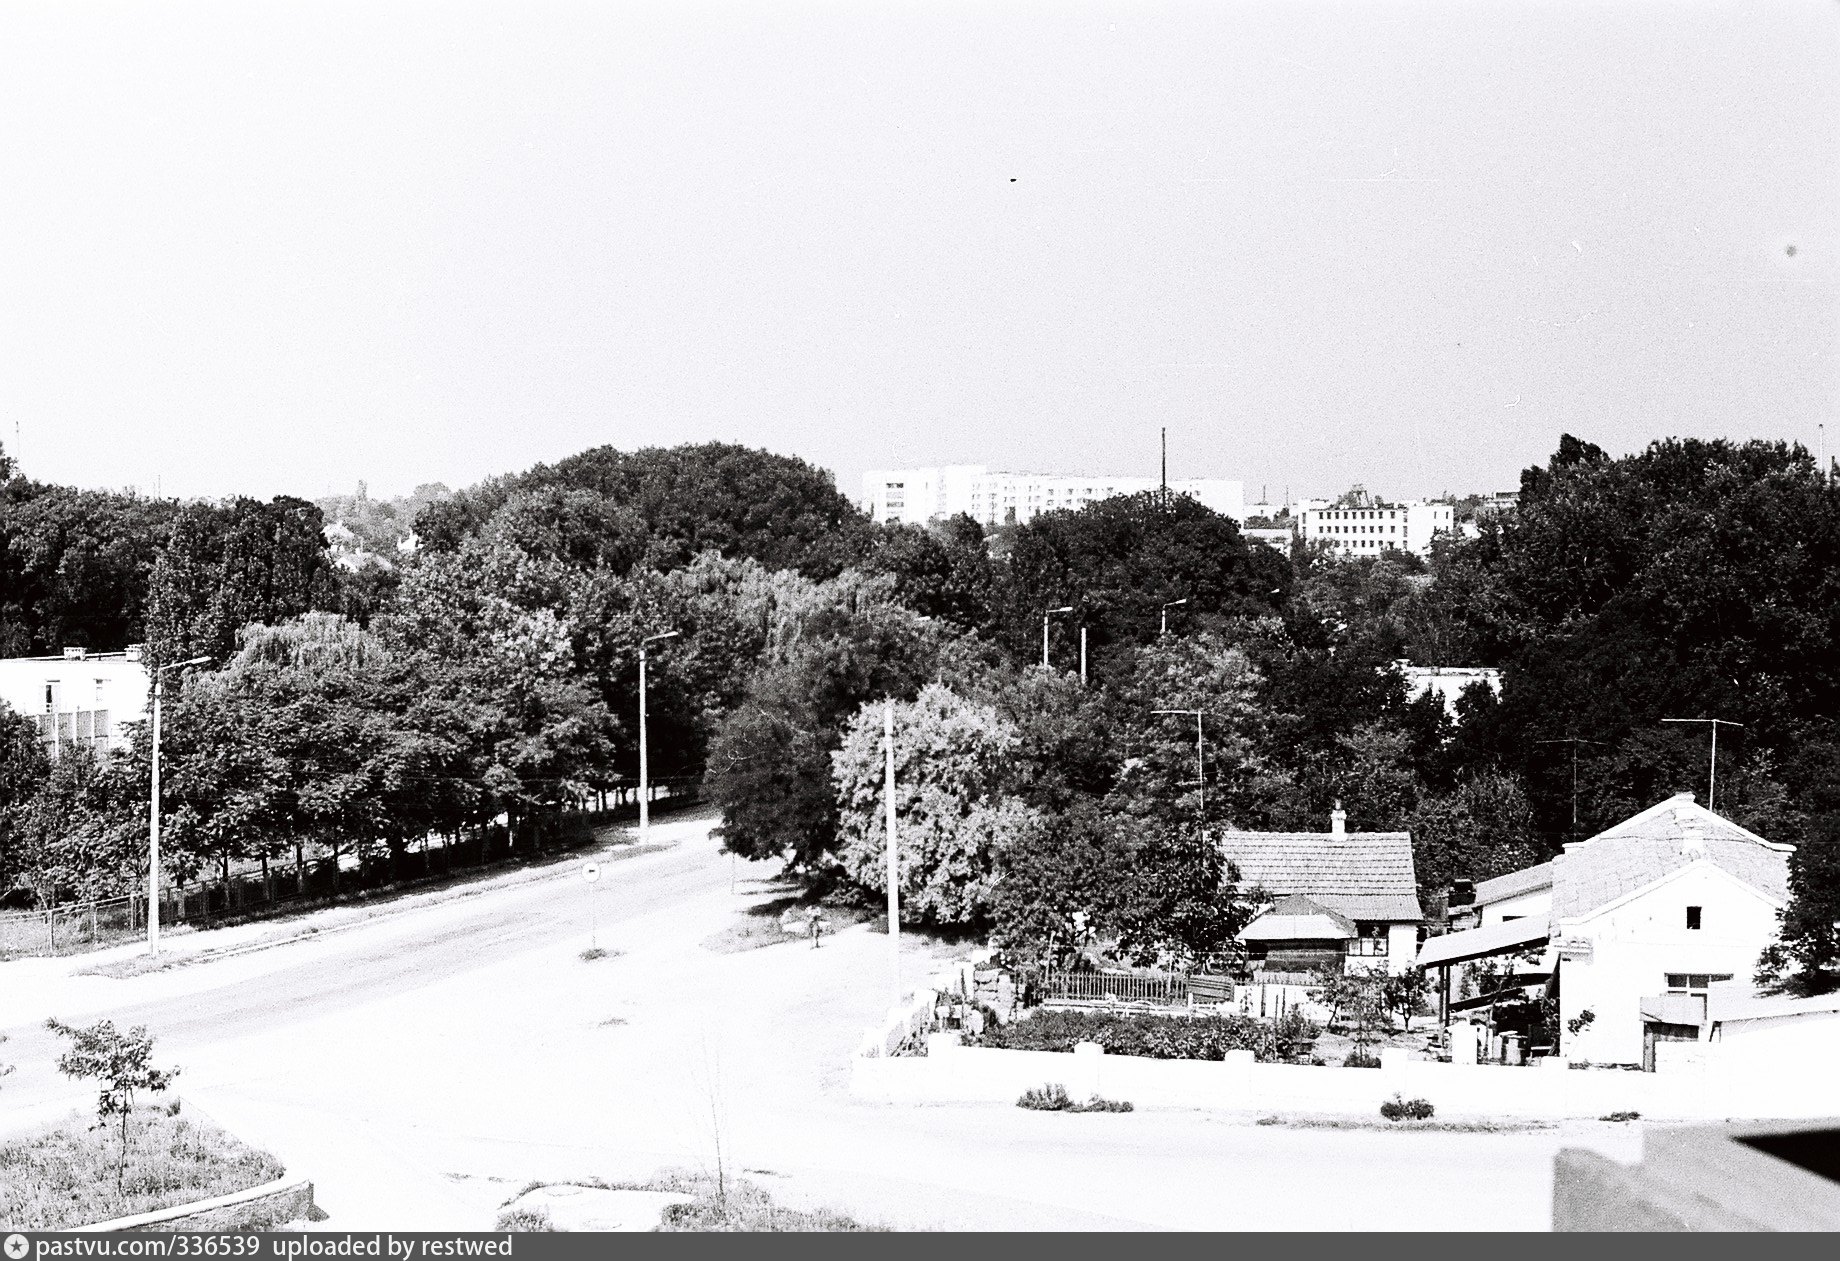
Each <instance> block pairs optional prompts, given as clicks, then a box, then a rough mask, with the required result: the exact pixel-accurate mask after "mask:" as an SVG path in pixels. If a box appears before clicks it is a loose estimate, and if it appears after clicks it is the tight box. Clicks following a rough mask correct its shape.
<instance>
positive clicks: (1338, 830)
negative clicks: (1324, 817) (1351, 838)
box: [1329, 800, 1348, 836]
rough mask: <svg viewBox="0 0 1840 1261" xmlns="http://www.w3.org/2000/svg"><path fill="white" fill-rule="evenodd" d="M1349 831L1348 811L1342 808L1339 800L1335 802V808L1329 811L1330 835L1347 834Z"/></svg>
mask: <svg viewBox="0 0 1840 1261" xmlns="http://www.w3.org/2000/svg"><path fill="white" fill-rule="evenodd" d="M1347 831H1348V812H1347V811H1346V810H1344V809H1342V803H1341V801H1340V800H1337V801H1336V803H1335V809H1333V810H1331V811H1330V812H1329V835H1330V836H1342V835H1345V834H1346V833H1347Z"/></svg>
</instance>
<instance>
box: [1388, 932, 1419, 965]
mask: <svg viewBox="0 0 1840 1261" xmlns="http://www.w3.org/2000/svg"><path fill="white" fill-rule="evenodd" d="M1417 957H1418V925H1417V924H1388V925H1387V926H1386V970H1387V971H1388V972H1389V973H1391V974H1392V975H1393V976H1399V975H1401V974H1402V973H1404V972H1406V971H1408V970H1410V968H1411V967H1412V961H1413V960H1414V959H1416V958H1417Z"/></svg>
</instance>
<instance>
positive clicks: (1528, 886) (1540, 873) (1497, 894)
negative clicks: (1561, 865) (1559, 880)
mask: <svg viewBox="0 0 1840 1261" xmlns="http://www.w3.org/2000/svg"><path fill="white" fill-rule="evenodd" d="M1552 882H1553V870H1552V864H1551V863H1550V862H1544V863H1541V864H1540V865H1539V866H1538V867H1526V868H1523V869H1522V870H1520V871H1510V872H1509V873H1508V874H1507V875H1505V876H1496V877H1495V878H1494V879H1492V880H1478V881H1477V882H1476V900H1475V902H1473V903H1472V904H1471V905H1472V906H1475V907H1476V908H1478V909H1480V908H1482V907H1485V906H1493V905H1494V904H1495V903H1497V902H1506V901H1507V900H1508V899H1509V898H1518V897H1521V896H1522V895H1523V894H1528V893H1538V892H1539V891H1540V890H1541V889H1550V888H1552Z"/></svg>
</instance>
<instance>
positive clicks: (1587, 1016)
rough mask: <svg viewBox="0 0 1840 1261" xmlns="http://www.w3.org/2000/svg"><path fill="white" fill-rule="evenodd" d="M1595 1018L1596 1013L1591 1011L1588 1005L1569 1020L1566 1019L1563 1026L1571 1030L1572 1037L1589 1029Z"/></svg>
mask: <svg viewBox="0 0 1840 1261" xmlns="http://www.w3.org/2000/svg"><path fill="white" fill-rule="evenodd" d="M1596 1020H1597V1013H1596V1012H1594V1011H1592V1010H1591V1009H1590V1008H1589V1007H1587V1008H1585V1009H1584V1010H1583V1011H1581V1012H1579V1013H1578V1014H1577V1015H1576V1016H1573V1017H1572V1018H1571V1019H1570V1020H1568V1021H1566V1022H1565V1027H1566V1029H1568V1030H1569V1031H1570V1032H1571V1035H1572V1036H1573V1037H1577V1036H1578V1035H1579V1034H1581V1033H1583V1032H1584V1031H1585V1030H1586V1029H1589V1028H1590V1027H1591V1025H1592V1024H1593V1023H1595V1022H1596Z"/></svg>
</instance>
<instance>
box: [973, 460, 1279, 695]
mask: <svg viewBox="0 0 1840 1261" xmlns="http://www.w3.org/2000/svg"><path fill="white" fill-rule="evenodd" d="M1288 582H1289V571H1288V567H1287V566H1286V565H1285V563H1284V560H1283V558H1282V557H1280V556H1279V555H1278V554H1277V553H1275V552H1273V551H1272V550H1271V549H1270V548H1257V549H1252V548H1248V546H1247V544H1246V541H1245V539H1244V538H1243V537H1242V536H1241V535H1240V532H1239V527H1238V526H1236V525H1235V524H1234V523H1233V521H1232V519H1231V518H1229V517H1223V516H1221V515H1220V514H1218V513H1216V512H1214V511H1213V510H1212V509H1209V508H1207V507H1206V506H1204V505H1202V504H1200V503H1198V502H1196V501H1195V500H1193V499H1190V498H1188V497H1187V496H1176V497H1174V498H1172V499H1170V500H1168V501H1165V500H1164V499H1163V497H1162V496H1161V495H1158V494H1149V493H1147V494H1142V495H1121V496H1116V497H1113V498H1110V499H1103V500H1100V501H1098V502H1096V503H1092V504H1088V505H1086V506H1085V507H1083V508H1081V509H1080V510H1079V511H1077V512H1050V513H1044V514H1042V515H1041V516H1038V517H1035V518H1034V519H1033V520H1031V521H1029V522H1027V523H1026V524H1024V525H1020V526H1017V527H1015V529H1014V530H1013V531H1012V532H1011V533H1010V536H1009V539H1008V541H1007V560H1006V562H1005V564H1004V567H1003V578H1002V581H1001V582H1000V584H999V591H1000V594H999V597H998V601H997V604H998V611H997V630H996V636H997V638H998V640H999V641H1000V642H1002V643H1003V644H1004V645H1005V647H1006V648H1007V649H1008V650H1009V651H1010V652H1011V653H1012V654H1014V656H1015V657H1016V658H1017V659H1018V660H1023V661H1026V660H1031V659H1034V660H1039V659H1040V653H1041V625H1042V612H1043V610H1044V609H1049V608H1058V607H1061V606H1063V605H1072V606H1073V607H1074V608H1075V610H1076V612H1075V613H1074V614H1073V615H1072V616H1071V617H1070V618H1066V619H1062V622H1063V625H1062V626H1061V627H1060V628H1058V629H1057V630H1056V632H1055V633H1057V634H1061V635H1068V636H1072V637H1073V638H1072V639H1063V640H1062V647H1061V648H1060V650H1059V657H1058V660H1059V661H1060V662H1062V663H1066V662H1070V661H1072V660H1074V659H1075V658H1074V656H1073V655H1072V654H1077V651H1078V649H1077V646H1076V647H1073V648H1072V649H1071V650H1070V649H1069V647H1068V645H1069V644H1070V643H1077V634H1078V627H1079V626H1081V625H1084V626H1085V627H1086V628H1087V631H1088V648H1089V654H1090V657H1091V668H1092V670H1093V671H1094V672H1096V673H1097V674H1100V675H1102V676H1105V675H1110V674H1111V673H1112V672H1113V671H1115V670H1117V669H1120V668H1122V667H1123V665H1124V663H1125V662H1127V661H1128V659H1129V658H1128V653H1127V652H1126V651H1125V650H1126V649H1128V648H1129V647H1131V646H1134V645H1142V644H1147V643H1149V642H1151V641H1152V640H1153V639H1155V638H1156V636H1157V634H1158V632H1159V628H1160V626H1161V606H1162V605H1163V604H1165V603H1166V602H1168V601H1171V600H1179V599H1185V600H1187V601H1188V603H1187V604H1186V605H1184V606H1183V608H1182V609H1181V610H1180V613H1181V615H1183V616H1185V617H1187V618H1188V619H1190V620H1191V621H1192V620H1194V619H1201V620H1203V621H1205V620H1207V619H1210V618H1213V617H1216V616H1233V615H1250V614H1257V613H1260V612H1265V611H1269V610H1271V609H1272V608H1274V607H1276V605H1277V604H1278V603H1279V601H1280V600H1281V599H1282V593H1283V590H1284V588H1285V587H1286V586H1287V585H1288Z"/></svg>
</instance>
